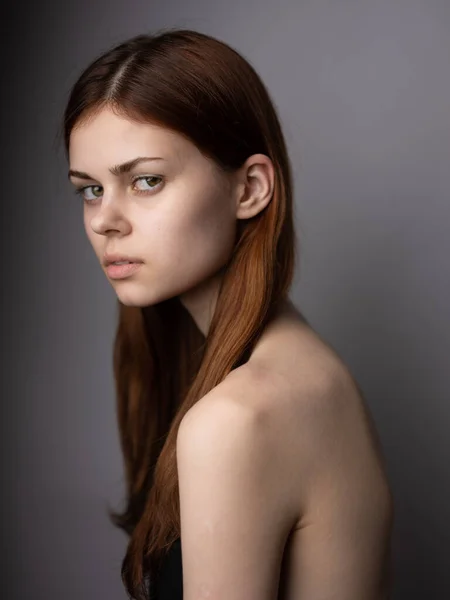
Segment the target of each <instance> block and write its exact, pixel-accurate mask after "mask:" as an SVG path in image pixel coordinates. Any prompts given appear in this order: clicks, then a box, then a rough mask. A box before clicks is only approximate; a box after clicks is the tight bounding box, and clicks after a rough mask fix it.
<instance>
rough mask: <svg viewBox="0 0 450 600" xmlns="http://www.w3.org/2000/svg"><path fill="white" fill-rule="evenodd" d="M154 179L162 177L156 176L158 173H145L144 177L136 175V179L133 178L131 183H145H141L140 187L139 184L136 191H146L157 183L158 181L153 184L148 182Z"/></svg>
mask: <svg viewBox="0 0 450 600" xmlns="http://www.w3.org/2000/svg"><path fill="white" fill-rule="evenodd" d="M155 179H159V180H160V181H162V177H158V175H145V176H144V177H137V178H136V179H134V181H133V185H134V184H135V183H136V182H138V181H139V182H141V183H142V182H143V183H144V184H145V185H143V186H142V187H141V186H139V188H138V190H137V191H138V192H148V191H150V190H152V189H154V188H155V187H157V186H158V185H159V182H157V183H156V184H155V185H150V184H149V182H150V181H151V180H153V181H154V180H155Z"/></svg>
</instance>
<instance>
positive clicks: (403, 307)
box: [0, 0, 450, 600]
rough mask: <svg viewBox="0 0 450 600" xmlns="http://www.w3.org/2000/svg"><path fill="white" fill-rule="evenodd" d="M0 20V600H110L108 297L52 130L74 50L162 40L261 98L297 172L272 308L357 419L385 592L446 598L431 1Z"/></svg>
mask: <svg viewBox="0 0 450 600" xmlns="http://www.w3.org/2000/svg"><path fill="white" fill-rule="evenodd" d="M37 5H38V6H37ZM0 20H1V22H2V25H1V29H2V31H1V39H2V44H3V61H2V70H1V73H2V79H1V81H2V86H1V96H2V111H1V123H2V154H3V160H2V166H3V169H2V184H3V190H2V201H1V204H0V206H1V207H2V208H1V209H2V220H1V223H2V235H1V241H2V254H3V262H2V265H3V269H2V279H1V282H2V291H3V293H2V300H3V307H4V308H3V311H2V315H3V328H2V330H3V332H4V333H3V335H2V336H1V338H2V349H3V356H4V359H3V366H4V374H3V375H4V376H3V386H2V387H3V393H2V396H3V402H2V419H1V427H2V431H1V433H2V435H1V442H2V448H1V455H2V460H3V469H2V473H3V486H2V488H3V489H2V497H3V510H2V532H3V534H2V545H3V554H4V558H3V560H2V569H3V572H4V574H3V577H2V587H3V590H4V591H5V596H4V597H5V598H8V600H13V599H19V598H20V599H25V598H34V599H48V598H61V599H62V598H63V599H64V600H72V599H73V600H75V599H76V600H80V598H83V599H92V600H94V599H95V600H98V599H99V598H102V599H103V598H105V599H106V598H107V599H108V600H116V599H117V600H119V599H121V600H124V599H125V597H126V596H125V592H124V591H123V589H122V584H121V582H120V576H119V569H120V562H121V559H122V556H123V553H124V551H125V542H126V539H125V536H124V535H123V534H122V533H121V532H120V531H117V530H115V529H113V527H112V525H111V524H110V523H109V521H108V519H107V516H106V511H105V509H106V506H107V505H108V503H109V504H110V505H111V506H113V507H114V508H118V507H119V506H120V503H121V500H122V493H123V487H122V467H121V457H120V454H119V446H118V436H117V431H116V421H115V414H114V397H113V396H114V390H113V380H112V367H111V353H112V341H113V334H114V327H115V322H116V309H115V296H114V293H113V290H112V287H111V286H110V285H109V284H108V282H107V281H106V278H105V277H104V275H103V274H102V272H101V269H100V267H99V266H98V265H97V263H96V259H95V257H94V254H93V251H92V250H91V248H90V246H89V245H88V242H87V239H86V238H85V234H84V230H83V226H82V204H81V200H79V199H77V198H76V197H75V196H74V195H73V194H72V192H71V188H70V187H69V184H68V182H67V176H66V171H67V168H68V167H67V164H66V163H65V160H64V157H63V154H62V149H61V148H58V147H57V146H56V145H55V134H56V130H57V127H58V124H59V119H60V117H61V115H62V110H63V107H64V103H65V100H66V98H67V93H68V90H69V87H70V85H71V84H72V83H73V82H74V80H75V78H76V77H77V75H78V74H79V72H80V71H81V69H82V68H84V67H85V66H86V65H87V63H88V62H89V61H90V60H92V58H94V56H96V55H97V54H98V53H99V52H101V51H103V50H105V49H106V48H108V47H109V46H110V45H111V44H114V43H116V42H119V41H122V40H123V39H125V38H128V37H130V36H132V35H136V34H138V33H143V32H147V31H152V30H153V29H155V28H159V27H166V26H179V27H188V28H192V29H198V30H200V31H204V32H205V33H209V34H212V35H215V36H217V37H219V38H221V39H223V40H224V41H226V42H228V43H230V44H231V45H232V46H234V47H235V48H236V49H237V50H239V51H240V52H242V53H243V54H244V56H245V57H246V58H248V59H249V60H250V61H251V63H252V64H253V65H254V67H255V68H256V69H257V71H258V72H259V74H260V75H261V77H262V78H263V80H264V81H265V83H266V84H267V86H268V88H269V90H270V92H271V94H272V97H273V99H274V102H275V104H276V106H277V108H278V110H279V114H280V118H281V121H282V124H283V127H284V131H285V134H286V138H287V143H288V146H289V151H290V155H291V159H292V164H293V169H294V172H295V186H296V200H295V201H296V215H297V230H298V235H299V238H300V241H301V262H300V265H299V269H298V272H297V276H296V282H295V286H294V288H293V290H292V297H293V299H294V301H295V302H296V304H297V305H298V306H299V307H300V308H301V309H302V310H303V311H304V312H305V314H306V316H307V317H308V318H309V319H310V320H311V322H312V324H313V326H314V327H315V328H316V329H317V330H318V331H319V332H320V333H321V334H322V335H323V336H324V337H325V338H326V339H327V340H328V341H329V343H331V344H332V345H333V346H334V347H335V348H336V349H337V350H338V352H339V353H340V354H341V356H342V357H343V358H344V360H345V361H346V362H347V363H348V365H349V367H350V369H351V370H352V372H353V373H354V375H355V377H356V378H357V380H358V381H359V383H360V385H361V387H362V388H363V391H364V392H365V394H366V398H367V402H368V404H369V406H370V408H371V410H372V413H373V415H374V418H375V421H376V424H377V427H378V430H379V433H380V437H381V440H382V444H383V447H384V450H385V454H386V457H387V462H388V469H389V477H390V479H391V484H392V489H393V493H394V499H395V504H396V521H395V530H394V536H393V561H394V567H395V587H394V594H393V597H394V598H395V599H396V600H400V599H408V600H412V599H415V598H417V599H419V598H420V599H423V598H427V599H429V598H439V599H440V598H442V599H443V598H446V597H450V581H449V571H450V558H449V542H450V539H449V538H450V535H449V533H450V525H449V523H450V478H449V473H448V462H449V450H450V443H449V413H450V407H449V399H450V391H449V389H450V386H449V383H450V381H449V375H448V371H449V367H450V364H449V351H450V323H449V315H448V307H449V306H450V301H449V297H450V294H449V269H448V265H449V256H450V233H449V231H450V203H449V189H450V177H449V170H450V169H449V167H450V77H449V69H450V3H449V2H448V0H403V1H401V0H371V1H367V0H353V1H352V0H333V1H332V0H328V1H325V0H310V1H297V2H294V0H291V1H288V0H278V1H277V2H274V1H270V0H258V1H257V0H250V1H249V0H247V1H246V2H237V0H236V1H231V3H225V2H223V1H219V0H214V1H213V0H203V1H200V0H190V1H189V2H182V1H181V0H180V1H175V0H164V2H149V1H146V2H145V1H139V2H138V1H135V2H128V1H127V2H125V1H121V2H119V1H115V2H111V1H110V0H108V1H106V0H101V1H99V0H97V1H96V2H90V1H88V0H78V1H77V2H75V1H72V0H65V1H64V2H58V3H57V2H56V1H54V2H53V3H50V2H48V1H47V2H40V3H31V2H30V3H28V5H27V4H23V3H20V4H18V5H16V6H13V5H8V6H6V5H4V6H3V8H2V9H1V19H0ZM299 600H303V599H299ZM304 600H309V599H306V598H305V599H304Z"/></svg>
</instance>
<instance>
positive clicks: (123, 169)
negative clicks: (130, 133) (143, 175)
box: [68, 156, 165, 180]
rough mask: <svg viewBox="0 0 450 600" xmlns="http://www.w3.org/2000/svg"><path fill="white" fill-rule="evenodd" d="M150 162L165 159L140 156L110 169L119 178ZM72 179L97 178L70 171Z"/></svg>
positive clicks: (81, 172)
mask: <svg viewBox="0 0 450 600" xmlns="http://www.w3.org/2000/svg"><path fill="white" fill-rule="evenodd" d="M149 160H165V159H164V158H162V157H161V156H138V157H137V158H133V159H132V160H128V161H127V162H124V163H122V164H121V165H115V166H113V167H110V168H109V172H110V173H112V174H113V175H116V176H117V177H118V176H119V175H122V173H128V172H129V171H131V169H133V168H134V167H135V166H136V165H138V164H139V163H141V162H144V161H149ZM71 177H78V179H92V180H95V177H91V176H90V175H89V174H88V173H84V172H83V171H76V170H74V169H69V173H68V178H69V179H70V178H71Z"/></svg>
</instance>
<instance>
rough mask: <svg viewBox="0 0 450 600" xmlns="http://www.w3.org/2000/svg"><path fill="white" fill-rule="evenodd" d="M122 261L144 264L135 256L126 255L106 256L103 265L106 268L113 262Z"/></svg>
mask: <svg viewBox="0 0 450 600" xmlns="http://www.w3.org/2000/svg"><path fill="white" fill-rule="evenodd" d="M122 260H128V261H130V262H139V263H140V262H142V260H141V259H140V258H136V257H135V256H127V255H126V254H105V255H104V257H103V264H104V265H105V267H107V266H108V265H110V264H111V263H113V262H120V261H122Z"/></svg>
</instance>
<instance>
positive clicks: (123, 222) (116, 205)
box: [90, 194, 130, 235]
mask: <svg viewBox="0 0 450 600" xmlns="http://www.w3.org/2000/svg"><path fill="white" fill-rule="evenodd" d="M90 227H91V229H92V231H94V232H95V233H97V234H99V235H108V233H110V232H116V233H117V232H119V233H127V231H128V230H129V229H130V223H129V221H128V220H127V219H126V218H125V215H124V212H123V207H121V206H120V200H119V198H118V197H113V196H112V195H109V196H108V197H107V196H106V194H103V197H102V201H101V204H100V208H98V209H97V210H96V212H95V214H94V215H93V216H92V217H91V219H90Z"/></svg>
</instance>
